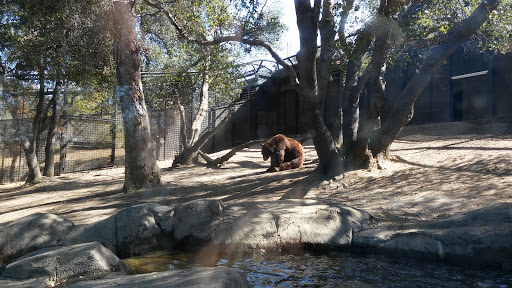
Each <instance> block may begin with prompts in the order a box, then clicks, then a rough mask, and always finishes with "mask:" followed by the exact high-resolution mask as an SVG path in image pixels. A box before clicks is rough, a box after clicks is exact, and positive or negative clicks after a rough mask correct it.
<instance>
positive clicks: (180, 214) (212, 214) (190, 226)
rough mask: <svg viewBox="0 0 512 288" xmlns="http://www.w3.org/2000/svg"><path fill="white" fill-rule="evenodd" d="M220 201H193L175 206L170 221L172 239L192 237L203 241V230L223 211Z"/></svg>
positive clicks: (204, 236)
mask: <svg viewBox="0 0 512 288" xmlns="http://www.w3.org/2000/svg"><path fill="white" fill-rule="evenodd" d="M224 206H225V205H224V204H223V203H222V201H220V200H195V201H191V202H187V203H184V204H181V205H178V206H176V208H175V210H174V214H173V216H172V218H171V219H170V221H171V223H172V225H171V227H172V231H173V232H174V237H176V238H177V239H183V238H185V237H187V236H194V237H197V238H200V239H204V238H206V237H207V236H206V235H204V230H205V229H206V228H207V227H208V226H209V225H210V224H211V223H213V221H214V220H215V219H216V218H217V217H218V216H220V215H221V214H222V212H223V211H224Z"/></svg>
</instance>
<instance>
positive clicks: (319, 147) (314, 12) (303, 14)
mask: <svg viewBox="0 0 512 288" xmlns="http://www.w3.org/2000/svg"><path fill="white" fill-rule="evenodd" d="M320 4H321V1H320V0H315V3H314V6H313V7H311V4H310V1H309V0H296V1H295V12H296V14H297V27H298V28H299V36H300V51H299V53H297V70H298V73H297V74H298V76H299V77H298V79H299V83H300V84H299V85H297V92H298V94H299V97H300V100H301V103H302V106H303V108H304V113H305V116H306V118H307V119H308V120H309V128H310V134H311V138H312V139H313V144H314V145H315V150H316V153H317V155H318V159H319V162H320V163H319V169H320V171H321V172H322V173H323V174H325V175H328V176H333V175H335V174H337V173H339V172H340V171H341V170H340V168H341V165H340V164H341V159H340V157H339V156H338V151H337V150H336V145H335V143H334V140H333V139H332V136H331V133H330V131H329V129H327V127H326V126H325V123H324V121H323V118H322V114H321V113H320V111H319V110H318V104H319V103H320V99H319V95H318V89H317V88H318V86H317V85H318V83H317V74H316V73H317V69H316V53H317V44H316V39H317V36H318V31H317V30H318V19H319V14H320Z"/></svg>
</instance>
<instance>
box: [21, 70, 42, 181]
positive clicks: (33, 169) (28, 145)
mask: <svg viewBox="0 0 512 288" xmlns="http://www.w3.org/2000/svg"><path fill="white" fill-rule="evenodd" d="M44 80H45V75H44V68H41V69H40V71H39V93H38V100H37V106H36V113H35V115H34V120H33V122H32V135H30V137H31V138H30V139H24V140H22V146H23V151H24V153H25V158H26V160H27V166H28V175H27V183H33V182H36V181H37V180H39V179H41V177H43V176H42V174H41V169H40V168H39V161H38V160H37V148H36V147H37V140H38V139H39V133H40V128H41V125H42V124H41V115H42V113H43V107H44V90H45V87H44Z"/></svg>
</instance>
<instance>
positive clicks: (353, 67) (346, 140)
mask: <svg viewBox="0 0 512 288" xmlns="http://www.w3.org/2000/svg"><path fill="white" fill-rule="evenodd" d="M370 25H371V23H370V24H368V26H367V27H366V28H365V29H363V31H362V32H361V34H359V36H358V37H357V39H356V43H355V47H354V50H353V51H352V52H351V55H350V58H349V62H348V64H347V72H346V79H345V89H344V90H343V96H342V98H343V105H342V111H343V112H342V114H343V124H342V133H343V147H342V148H343V149H342V155H343V157H344V158H345V159H346V158H348V155H349V153H350V151H351V150H352V146H353V145H354V142H355V141H356V140H357V131H358V129H359V95H360V94H361V91H362V89H363V87H364V84H365V83H366V81H367V79H368V76H369V75H368V73H367V72H366V71H367V70H366V71H365V73H363V75H362V76H361V77H360V72H359V71H360V70H361V65H362V63H363V57H364V55H365V54H366V53H367V52H368V47H369V46H370V44H371V42H372V40H373V37H372V35H371V33H370V27H369V26H370Z"/></svg>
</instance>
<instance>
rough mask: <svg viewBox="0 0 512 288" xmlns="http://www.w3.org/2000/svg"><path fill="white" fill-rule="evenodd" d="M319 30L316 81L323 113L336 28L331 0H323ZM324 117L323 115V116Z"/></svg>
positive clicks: (329, 79)
mask: <svg viewBox="0 0 512 288" xmlns="http://www.w3.org/2000/svg"><path fill="white" fill-rule="evenodd" d="M318 28H319V31H320V39H321V43H320V45H321V46H320V47H321V48H320V57H318V64H317V81H318V98H319V103H318V110H319V111H320V112H321V113H322V114H324V113H325V99H326V98H327V96H328V95H327V93H328V91H329V90H328V88H329V82H331V67H332V57H333V55H334V38H335V37H336V30H335V25H334V5H333V3H332V1H331V0H324V3H323V8H322V19H321V20H320V22H319V23H318ZM324 118H325V116H324Z"/></svg>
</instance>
